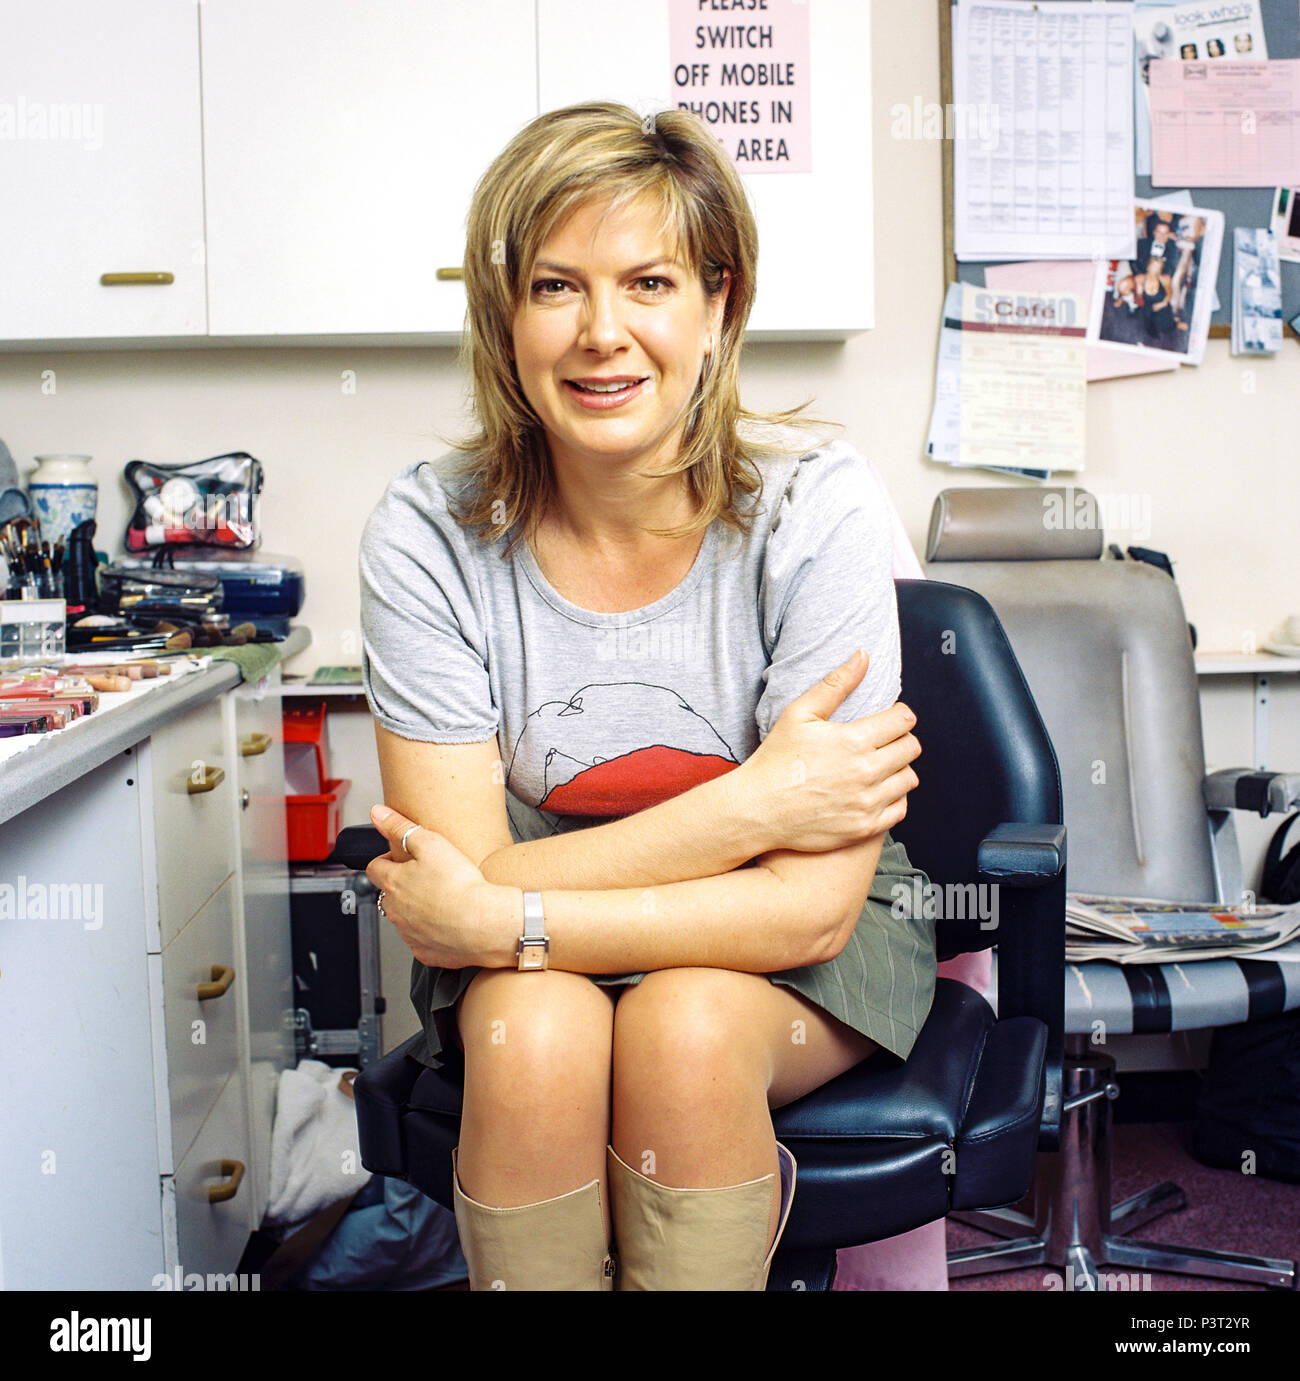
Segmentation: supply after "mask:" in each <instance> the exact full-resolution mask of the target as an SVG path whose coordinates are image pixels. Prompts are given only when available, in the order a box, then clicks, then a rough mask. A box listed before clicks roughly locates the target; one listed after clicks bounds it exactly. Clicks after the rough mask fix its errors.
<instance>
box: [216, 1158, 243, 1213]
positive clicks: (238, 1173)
mask: <svg viewBox="0 0 1300 1381" xmlns="http://www.w3.org/2000/svg"><path fill="white" fill-rule="evenodd" d="M221 1173H222V1175H223V1176H225V1179H224V1182H223V1183H221V1184H213V1185H209V1186H208V1203H210V1204H224V1203H225V1202H226V1200H227V1199H233V1198H234V1197H235V1195H236V1194H238V1193H239V1186H240V1184H241V1183H242V1182H243V1179H244V1162H243V1161H242V1160H223V1161H222V1162H221Z"/></svg>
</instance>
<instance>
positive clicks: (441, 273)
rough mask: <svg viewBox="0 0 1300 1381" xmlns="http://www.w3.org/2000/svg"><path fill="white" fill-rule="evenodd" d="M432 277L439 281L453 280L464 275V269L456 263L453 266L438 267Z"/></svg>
mask: <svg viewBox="0 0 1300 1381" xmlns="http://www.w3.org/2000/svg"><path fill="white" fill-rule="evenodd" d="M434 277H435V278H436V279H437V280H438V281H439V282H440V283H448V282H454V281H455V280H456V279H458V278H464V277H465V270H464V269H463V268H462V267H461V266H460V265H459V264H457V265H456V267H455V268H450V269H439V270H438V271H437V273H435V274H434Z"/></svg>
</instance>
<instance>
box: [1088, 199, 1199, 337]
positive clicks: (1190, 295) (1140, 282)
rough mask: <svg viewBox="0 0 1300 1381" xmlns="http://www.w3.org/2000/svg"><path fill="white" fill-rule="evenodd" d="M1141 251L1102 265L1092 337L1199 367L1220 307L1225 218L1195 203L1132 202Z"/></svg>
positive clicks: (1095, 288) (1090, 329) (1093, 313)
mask: <svg viewBox="0 0 1300 1381" xmlns="http://www.w3.org/2000/svg"><path fill="white" fill-rule="evenodd" d="M1133 214H1134V217H1135V220H1136V230H1137V254H1136V255H1135V256H1134V258H1132V259H1102V260H1100V261H1099V262H1098V265H1097V281H1096V285H1095V287H1094V290H1093V298H1092V311H1091V319H1090V321H1089V323H1088V339H1089V340H1090V341H1091V342H1093V343H1094V344H1096V345H1104V346H1107V347H1112V348H1114V349H1117V350H1128V351H1139V352H1142V353H1146V352H1149V351H1159V352H1160V353H1161V354H1165V355H1177V356H1179V357H1180V358H1181V362H1182V363H1186V364H1200V362H1201V360H1202V358H1203V357H1204V354H1205V341H1206V338H1207V336H1208V333H1209V329H1210V317H1211V315H1212V313H1213V310H1214V283H1215V279H1216V278H1217V277H1218V273H1219V254H1220V250H1221V247H1222V244H1223V223H1224V218H1223V213H1222V212H1221V211H1211V210H1207V209H1203V208H1199V207H1195V206H1191V205H1171V204H1169V203H1167V202H1165V201H1164V200H1163V199H1162V201H1161V203H1160V204H1159V205H1156V204H1154V203H1152V202H1142V201H1139V202H1137V203H1135V205H1134V213H1133Z"/></svg>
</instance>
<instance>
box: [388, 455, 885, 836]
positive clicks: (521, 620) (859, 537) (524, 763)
mask: <svg viewBox="0 0 1300 1381" xmlns="http://www.w3.org/2000/svg"><path fill="white" fill-rule="evenodd" d="M456 459H457V457H455V456H454V455H453V456H448V457H444V458H443V459H442V460H441V461H435V462H428V461H421V462H419V463H417V464H414V465H410V466H407V467H406V469H404V470H402V471H401V472H400V473H399V474H398V475H397V476H395V478H394V479H393V480H392V481H391V483H390V484H389V485H388V488H387V489H386V490H385V492H384V495H383V497H382V498H381V499H380V501H379V503H378V504H377V505H376V507H375V508H374V510H373V511H372V512H371V514H370V517H369V519H368V520H367V522H366V525H365V530H364V532H363V534H362V539H361V551H360V575H361V628H362V639H363V656H362V660H363V677H364V682H365V690H366V697H367V700H368V701H369V704H370V709H371V712H372V713H373V714H374V716H375V718H376V720H377V721H378V722H379V723H380V724H382V725H383V726H384V728H386V729H389V730H391V731H392V732H393V733H395V734H398V735H400V736H401V737H403V738H407V739H417V740H421V741H424V742H430V743H477V742H482V741H484V740H487V739H491V738H492V737H493V736H495V737H496V739H497V744H498V751H499V754H500V757H501V762H502V765H503V769H504V772H505V785H506V788H507V796H506V801H507V806H508V810H509V817H510V829H511V834H512V836H513V837H514V839H515V841H516V842H521V841H524V840H528V839H536V838H540V837H543V836H546V835H549V834H554V833H558V832H560V831H563V830H570V829H582V828H586V827H588V826H591V825H594V824H599V823H601V822H602V821H604V820H608V819H610V818H612V817H615V816H623V815H629V814H632V813H634V812H635V811H638V810H642V809H645V808H647V807H649V806H652V805H656V804H658V803H659V802H660V801H664V800H667V799H669V798H670V797H672V796H675V795H677V794H678V793H680V792H682V791H686V790H688V789H689V788H691V787H692V786H695V785H697V784H699V783H700V782H703V781H707V780H709V779H711V778H713V777H716V776H719V775H720V774H722V773H723V772H727V771H730V770H732V769H734V768H735V767H738V766H739V765H740V764H741V763H742V762H744V761H745V759H746V758H747V757H749V755H750V754H751V753H753V752H754V750H755V749H756V748H757V747H758V745H759V743H760V742H761V741H762V740H763V738H765V737H766V736H767V734H768V732H769V730H770V729H771V727H772V725H773V724H774V723H775V722H776V720H777V718H778V717H779V716H780V714H781V711H782V710H783V709H784V708H785V707H786V706H787V705H788V704H789V703H790V701H792V700H794V699H796V698H797V697H798V696H799V695H802V694H803V692H804V691H806V690H808V689H809V688H810V687H811V686H812V685H813V684H814V683H815V682H816V681H818V680H819V679H820V678H821V677H823V676H825V675H826V674H827V673H828V672H830V671H832V670H834V668H835V667H837V666H839V665H840V664H841V663H842V662H844V661H846V660H847V659H848V658H849V657H850V656H851V655H852V654H853V651H854V649H855V648H858V647H863V648H865V649H866V650H867V651H868V652H869V653H870V654H871V664H870V667H869V669H868V671H867V674H866V675H865V676H864V677H863V679H862V682H861V684H860V685H859V686H858V687H857V689H855V690H854V691H853V692H852V694H850V695H849V696H848V697H847V698H846V699H845V700H844V702H843V703H842V704H841V705H840V706H839V708H838V709H837V710H835V712H834V713H833V714H832V715H831V718H832V719H833V720H835V721H837V722H844V721H847V720H852V719H860V718H862V717H863V716H865V715H869V714H875V713H876V712H878V711H880V710H883V709H885V708H887V707H888V706H889V705H891V704H893V702H894V701H895V700H897V699H898V695H899V639H898V610H897V604H896V601H895V596H894V582H893V551H892V539H891V530H890V519H889V514H888V513H887V512H886V510H885V507H884V503H883V500H882V498H881V494H880V490H879V488H878V487H877V485H876V483H875V480H874V478H873V476H872V474H871V470H870V468H869V466H868V465H867V463H866V462H865V461H864V460H863V459H862V457H861V456H860V455H859V454H858V453H857V452H856V451H855V450H854V449H853V448H852V447H851V446H849V445H848V444H847V443H845V442H843V441H834V442H831V443H829V444H828V445H825V446H823V447H820V448H818V449H816V450H814V451H810V452H807V453H805V454H804V455H801V456H793V455H791V456H788V457H782V458H780V459H778V460H771V461H760V462H759V464H760V468H761V469H762V472H763V476H764V485H763V493H762V495H761V496H757V497H756V501H755V503H754V509H755V512H756V514H757V516H756V517H755V519H754V522H753V526H752V529H751V531H750V533H749V534H748V536H744V537H742V536H741V534H739V533H737V532H735V531H734V529H731V528H729V527H727V526H726V525H725V524H723V523H721V522H719V521H717V520H715V521H714V522H713V523H712V524H711V525H710V527H709V528H708V530H707V532H706V534H705V538H704V542H703V545H702V546H701V548H700V552H699V555H698V557H697V558H696V560H695V563H694V565H693V566H692V567H691V569H690V571H689V573H688V574H687V575H686V577H685V578H684V579H683V580H682V581H681V583H680V584H679V585H678V586H677V587H676V588H675V589H674V590H672V591H671V592H670V593H669V594H667V595H665V596H664V597H663V598H662V599H659V600H656V601H655V602H654V603H653V604H650V605H647V606H646V607H644V608H642V609H637V610H633V611H632V612H630V613H615V614H611V613H597V612H593V611H590V610H587V609H582V608H579V607H578V606H577V605H574V604H572V603H570V602H569V601H568V600H567V599H565V598H564V597H563V596H561V595H560V594H559V593H558V592H557V591H556V590H554V589H553V588H552V587H551V585H550V583H549V582H548V581H547V579H546V577H545V576H544V575H543V574H542V572H541V569H540V567H539V566H538V564H537V562H536V560H535V559H534V557H533V555H532V552H531V550H530V549H529V547H528V545H527V543H526V541H521V542H520V543H519V544H518V545H517V546H516V548H515V551H514V553H513V554H512V555H511V557H510V559H509V560H508V561H503V560H502V559H501V556H502V552H503V551H504V550H505V547H506V539H505V538H504V537H503V538H500V539H498V540H497V541H496V542H492V543H483V542H481V541H480V540H479V538H478V536H477V535H476V533H475V532H474V531H473V530H472V529H469V528H464V527H461V526H460V525H459V524H458V523H457V522H456V520H455V519H454V518H453V517H452V515H451V514H450V512H449V511H448V509H447V504H446V493H445V492H444V487H443V486H444V484H446V485H447V486H448V487H449V488H451V489H452V492H453V493H454V492H455V490H454V487H453V486H454V483H455V481H454V479H453V478H452V477H449V476H447V475H445V474H444V467H445V465H446V463H448V462H450V461H454V460H456Z"/></svg>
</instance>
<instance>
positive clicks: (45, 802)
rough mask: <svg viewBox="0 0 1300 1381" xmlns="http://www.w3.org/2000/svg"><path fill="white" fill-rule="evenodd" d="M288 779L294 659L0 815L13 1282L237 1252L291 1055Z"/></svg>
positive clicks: (148, 1272)
mask: <svg viewBox="0 0 1300 1381" xmlns="http://www.w3.org/2000/svg"><path fill="white" fill-rule="evenodd" d="M209 674H210V673H208V672H205V673H195V676H196V678H197V677H198V676H200V675H202V676H206V675H209ZM90 728H91V726H90V725H87V729H88V730H89V729H90ZM241 743H243V744H245V745H246V746H248V747H250V748H251V749H252V751H250V752H249V753H248V754H247V755H245V754H244V753H242V752H241V751H240V744H241ZM218 775H219V779H218ZM187 780H193V781H196V782H198V783H199V784H200V785H208V784H209V783H210V784H211V789H209V790H201V791H197V792H191V791H189V790H187V789H186V782H187ZM0 785H2V783H0ZM245 792H246V793H247V795H246V796H244V794H243V793H245ZM283 797H284V753H283V745H282V739H281V730H280V685H279V673H278V670H277V671H276V672H274V673H273V674H272V675H271V676H269V677H265V678H263V679H262V681H260V682H259V683H257V684H256V685H248V684H240V685H238V686H236V687H234V688H227V689H224V690H222V691H218V692H217V693H215V694H210V695H209V697H208V698H207V699H204V698H202V696H201V695H200V696H199V697H198V698H197V700H196V702H195V703H193V704H192V705H191V707H190V708H188V709H186V710H185V711H183V712H182V713H180V714H178V715H177V716H176V717H175V718H174V719H171V720H169V721H168V722H166V723H163V724H161V725H154V724H152V722H151V721H150V722H149V727H148V730H147V731H145V734H144V737H142V738H140V739H139V740H138V741H136V742H134V743H133V744H132V746H130V747H128V748H125V749H124V750H122V751H117V752H115V753H114V755H113V756H112V757H109V758H108V759H107V761H101V762H100V764H99V765H98V766H96V767H94V768H92V769H90V770H87V771H84V772H83V774H82V775H80V776H78V777H77V778H76V779H75V780H72V781H71V782H70V783H69V784H68V785H66V786H63V787H62V788H61V789H59V790H57V791H54V792H51V793H50V794H49V795H47V796H45V797H44V799H42V800H40V801H39V802H37V803H36V804H34V805H31V806H29V807H27V808H26V809H25V810H22V811H21V812H20V813H18V814H16V815H14V816H13V817H12V818H10V819H8V820H7V821H6V822H5V823H4V824H0V1049H2V1050H3V1051H4V1055H5V1058H4V1059H3V1060H0V1108H3V1110H4V1111H3V1118H4V1131H3V1133H2V1134H0V1289H10V1290H13V1289H18V1290H32V1289H57V1290H105V1289H114V1290H123V1289H124V1290H137V1289H138V1290H153V1289H157V1288H158V1285H157V1284H156V1281H157V1277H158V1276H159V1275H160V1274H164V1273H165V1274H167V1275H169V1276H171V1277H173V1279H174V1276H175V1273H176V1272H177V1271H179V1272H180V1273H181V1274H182V1275H183V1276H185V1277H189V1276H191V1275H193V1274H194V1273H198V1274H199V1275H201V1276H203V1277H208V1276H211V1275H221V1276H229V1275H230V1274H231V1273H232V1272H235V1270H236V1268H237V1266H238V1264H239V1260H240V1257H241V1255H242V1253H243V1250H244V1247H245V1245H246V1244H247V1241H248V1235H249V1232H250V1230H251V1229H252V1228H255V1227H257V1226H258V1225H259V1224H260V1222H261V1218H262V1215H263V1212H264V1209H265V1203H266V1192H267V1187H268V1181H269V1178H270V1133H271V1117H272V1113H273V1111H274V1100H275V1089H276V1086H277V1084H278V1080H279V1073H280V1071H281V1070H282V1069H284V1068H285V1067H287V1066H289V1065H291V1064H292V1063H293V1038H292V1012H291V1002H292V994H291V963H290V953H289V897H288V865H287V861H286V857H285V833H284V807H283ZM277 798H278V802H279V804H278V809H277V807H276V804H275V802H276V800H277ZM245 800H246V801H247V809H245V808H244V802H245ZM277 821H278V825H277Z"/></svg>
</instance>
